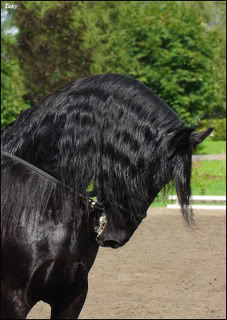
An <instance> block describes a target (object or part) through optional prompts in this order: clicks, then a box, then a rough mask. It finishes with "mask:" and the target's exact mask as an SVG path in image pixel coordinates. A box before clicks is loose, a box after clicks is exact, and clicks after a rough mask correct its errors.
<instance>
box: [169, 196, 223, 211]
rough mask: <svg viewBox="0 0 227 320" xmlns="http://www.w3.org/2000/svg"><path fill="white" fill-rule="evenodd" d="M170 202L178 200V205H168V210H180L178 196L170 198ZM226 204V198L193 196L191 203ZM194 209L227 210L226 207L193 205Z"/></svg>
mask: <svg viewBox="0 0 227 320" xmlns="http://www.w3.org/2000/svg"><path fill="white" fill-rule="evenodd" d="M169 200H176V204H168V205H167V208H169V209H179V208H180V204H179V202H178V199H177V196H169ZM193 201H197V202H198V201H199V202H225V203H226V196H192V197H191V202H193ZM191 207H192V208H193V209H202V210H226V206H225V205H195V204H193V205H191Z"/></svg>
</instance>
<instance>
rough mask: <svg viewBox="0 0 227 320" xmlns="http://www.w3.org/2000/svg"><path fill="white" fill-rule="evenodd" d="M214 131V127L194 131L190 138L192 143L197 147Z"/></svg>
mask: <svg viewBox="0 0 227 320" xmlns="http://www.w3.org/2000/svg"><path fill="white" fill-rule="evenodd" d="M212 131H213V128H209V129H207V130H205V131H201V132H193V133H192V134H191V136H190V138H189V139H190V141H191V143H192V146H193V147H195V146H196V145H197V144H200V143H201V142H203V140H205V139H206V138H207V137H208V136H209V135H210V134H211V132H212Z"/></svg>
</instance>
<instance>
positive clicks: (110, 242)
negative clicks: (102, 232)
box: [103, 240, 120, 249]
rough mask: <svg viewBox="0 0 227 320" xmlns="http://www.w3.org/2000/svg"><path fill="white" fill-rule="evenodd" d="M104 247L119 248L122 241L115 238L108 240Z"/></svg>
mask: <svg viewBox="0 0 227 320" xmlns="http://www.w3.org/2000/svg"><path fill="white" fill-rule="evenodd" d="M103 245H104V247H111V248H115V249H116V248H118V247H120V243H119V242H117V241H114V240H106V241H104V242H103Z"/></svg>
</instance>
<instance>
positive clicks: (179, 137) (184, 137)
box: [167, 128, 195, 158]
mask: <svg viewBox="0 0 227 320" xmlns="http://www.w3.org/2000/svg"><path fill="white" fill-rule="evenodd" d="M194 130H195V129H193V128H183V129H180V130H179V131H178V132H177V133H176V134H175V135H174V136H173V137H172V138H171V139H170V141H169V143H168V147H167V157H168V158H170V157H172V155H173V154H174V153H175V152H176V150H177V149H181V148H182V147H183V146H184V145H186V144H188V141H189V139H190V136H191V135H192V133H193V131H194Z"/></svg>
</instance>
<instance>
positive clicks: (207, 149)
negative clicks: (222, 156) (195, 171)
mask: <svg viewBox="0 0 227 320" xmlns="http://www.w3.org/2000/svg"><path fill="white" fill-rule="evenodd" d="M225 152H226V141H214V140H212V139H211V138H210V137H208V138H207V139H206V140H204V141H203V142H202V143H201V144H200V145H198V147H197V148H196V150H195V151H194V152H193V154H219V153H225Z"/></svg>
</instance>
